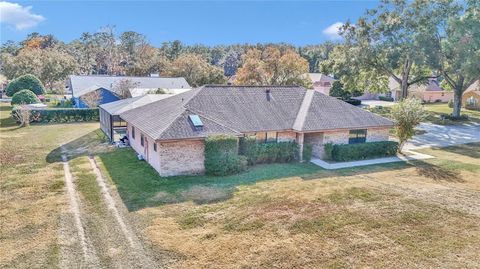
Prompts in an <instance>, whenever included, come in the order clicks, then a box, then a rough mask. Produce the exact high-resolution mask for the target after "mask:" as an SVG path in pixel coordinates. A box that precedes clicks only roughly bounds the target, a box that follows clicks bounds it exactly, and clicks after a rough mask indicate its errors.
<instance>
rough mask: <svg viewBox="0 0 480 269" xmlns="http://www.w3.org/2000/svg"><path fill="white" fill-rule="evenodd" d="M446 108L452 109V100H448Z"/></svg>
mask: <svg viewBox="0 0 480 269" xmlns="http://www.w3.org/2000/svg"><path fill="white" fill-rule="evenodd" d="M448 107H449V108H453V100H452V99H450V100H448Z"/></svg>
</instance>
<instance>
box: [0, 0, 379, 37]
mask: <svg viewBox="0 0 480 269" xmlns="http://www.w3.org/2000/svg"><path fill="white" fill-rule="evenodd" d="M376 5H377V2H376V1H353V0H352V1H281V2H274V1H192V2H187V1H177V2H169V1H3V2H1V1H0V21H1V35H0V40H1V42H2V43H3V42H5V41H6V40H9V39H10V40H15V41H20V40H23V39H24V38H25V36H26V35H27V34H29V33H31V32H39V33H41V34H49V33H51V34H53V35H55V36H56V37H57V38H59V39H61V40H63V41H66V42H68V41H71V40H73V39H75V38H78V37H79V36H80V34H81V33H82V32H91V33H92V32H96V31H98V30H99V29H100V28H101V27H102V26H105V25H115V26H116V31H117V32H118V33H120V32H123V31H130V30H131V31H137V32H139V33H142V34H145V35H146V36H147V37H148V39H149V41H150V42H151V43H152V44H154V45H160V44H161V43H162V42H164V41H171V40H175V39H178V40H181V41H182V42H184V43H187V44H196V43H202V44H205V45H217V44H232V43H257V42H260V43H267V42H286V43H291V44H294V45H305V44H317V43H321V42H323V41H325V40H335V39H336V38H337V37H336V36H335V29H336V27H335V26H336V25H339V24H338V23H343V22H345V21H347V20H348V19H350V20H351V21H355V20H356V19H357V18H358V17H359V16H361V15H362V14H363V13H364V11H365V10H366V9H367V8H373V7H375V6H376ZM336 23H337V24H336ZM332 25H334V26H332ZM329 27H330V28H329Z"/></svg>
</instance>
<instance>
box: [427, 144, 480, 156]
mask: <svg viewBox="0 0 480 269" xmlns="http://www.w3.org/2000/svg"><path fill="white" fill-rule="evenodd" d="M432 150H442V151H447V152H451V153H455V154H459V155H464V156H467V157H471V158H476V159H480V143H468V144H463V145H456V146H451V147H444V148H432Z"/></svg>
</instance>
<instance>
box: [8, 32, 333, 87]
mask: <svg viewBox="0 0 480 269" xmlns="http://www.w3.org/2000/svg"><path fill="white" fill-rule="evenodd" d="M334 46H335V45H334V44H333V43H329V42H327V43H325V44H319V45H312V46H305V47H294V46H292V45H289V44H235V45H218V46H213V47H209V46H204V45H201V44H196V45H186V44H183V43H182V42H181V41H178V40H175V41H172V42H165V43H163V44H162V45H161V46H160V47H155V46H153V45H152V44H150V43H149V41H148V39H147V37H146V36H145V35H143V34H140V33H137V32H134V31H127V32H123V33H120V34H117V33H116V31H115V27H113V26H106V27H103V28H102V29H101V30H100V31H99V32H96V33H83V34H82V35H81V36H80V37H79V38H78V39H75V40H73V41H72V42H69V43H64V42H62V41H60V40H58V39H57V38H56V37H55V36H53V35H41V34H39V33H31V34H29V35H28V36H27V38H26V39H25V40H23V41H21V42H13V41H7V42H5V43H4V44H2V46H1V48H0V52H1V58H0V60H1V64H2V73H3V74H4V75H5V76H6V77H7V78H8V79H13V78H15V77H18V76H20V75H24V74H34V75H36V76H37V77H38V78H40V80H42V82H43V83H44V84H45V85H46V86H47V88H50V89H54V88H55V83H57V82H60V81H62V80H64V79H65V78H66V77H67V76H68V75H69V74H79V75H117V76H148V75H150V74H153V73H157V74H160V75H162V76H171V77H177V76H182V77H185V78H186V79H187V81H188V82H189V83H190V84H191V85H192V86H200V85H203V84H221V83H225V82H226V81H227V80H228V79H229V78H230V77H232V76H234V75H235V74H237V72H238V70H239V69H241V68H242V66H243V65H244V63H245V62H247V63H248V64H249V67H248V68H252V65H258V66H260V65H261V66H262V67H259V69H261V71H262V72H263V73H262V74H259V75H258V76H259V77H261V78H259V80H258V81H255V83H254V84H262V83H278V84H279V85H282V84H285V85H293V84H292V83H299V82H301V83H299V84H301V85H306V86H308V81H307V80H306V79H305V78H306V77H303V75H304V74H305V73H308V72H318V71H319V62H321V61H323V60H325V59H326V58H327V56H328V53H329V52H330V51H332V50H333V47H334ZM253 57H258V59H254V58H253ZM257 60H258V62H255V61H257ZM297 61H298V62H299V63H297ZM273 67H275V68H277V69H278V70H282V71H279V72H280V73H282V72H283V73H282V74H280V73H275V74H274V73H272V72H271V70H272V69H271V68H273ZM247 70H248V69H247ZM300 75H302V76H300ZM243 76H244V77H245V81H241V80H239V82H240V83H247V82H248V83H251V82H252V80H251V76H252V75H251V74H247V72H246V70H244V72H243Z"/></svg>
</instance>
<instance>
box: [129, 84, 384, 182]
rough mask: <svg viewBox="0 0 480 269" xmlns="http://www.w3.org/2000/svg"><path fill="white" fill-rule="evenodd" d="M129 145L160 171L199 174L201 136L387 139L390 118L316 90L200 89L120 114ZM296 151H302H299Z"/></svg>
mask: <svg viewBox="0 0 480 269" xmlns="http://www.w3.org/2000/svg"><path fill="white" fill-rule="evenodd" d="M120 117H121V118H122V119H123V120H124V121H125V122H126V125H127V133H128V137H129V141H130V145H131V146H132V148H133V149H134V150H135V151H136V152H137V153H138V154H140V155H141V156H142V157H143V158H144V159H145V160H146V161H147V162H148V163H149V164H150V165H151V166H152V167H153V168H155V169H156V170H157V171H158V173H159V174H160V175H161V176H172V175H181V174H197V173H203V172H204V165H203V162H204V141H203V140H204V139H205V138H206V137H207V136H210V135H216V134H227V135H234V136H238V137H242V136H255V137H256V138H257V140H258V142H261V143H270V142H271V143H274V142H281V141H295V142H296V143H298V145H299V148H300V151H303V145H304V144H305V143H308V144H311V145H312V148H313V156H314V157H315V158H323V157H324V144H325V143H328V142H332V143H335V144H339V143H358V142H371V141H383V140H388V135H389V129H390V128H391V127H392V126H393V123H392V121H390V120H388V119H386V118H383V117H380V116H378V115H376V114H373V113H370V112H368V111H366V110H363V109H361V108H358V107H355V106H352V105H350V104H348V103H346V102H343V101H340V100H337V99H336V98H333V97H329V96H327V95H324V94H322V93H320V92H318V91H313V90H306V89H305V88H303V87H296V86H295V87H294V86H263V87H262V86H215V85H212V86H209V85H207V86H203V87H201V88H197V89H194V90H191V91H188V92H185V93H182V94H178V95H175V96H172V97H169V98H166V99H162V100H158V101H155V102H152V103H150V104H147V105H144V106H141V107H138V108H135V109H131V110H129V111H126V112H123V113H120ZM300 156H301V154H300Z"/></svg>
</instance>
